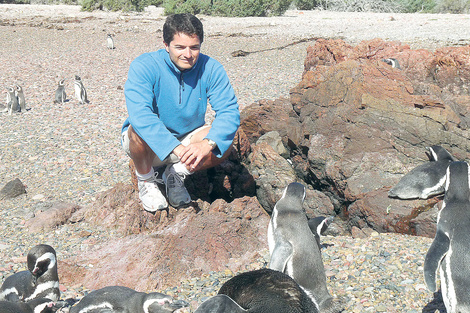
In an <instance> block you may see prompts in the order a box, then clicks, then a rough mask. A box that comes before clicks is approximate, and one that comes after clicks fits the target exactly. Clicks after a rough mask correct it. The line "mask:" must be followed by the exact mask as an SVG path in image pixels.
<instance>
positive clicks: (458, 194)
mask: <svg viewBox="0 0 470 313" xmlns="http://www.w3.org/2000/svg"><path fill="white" fill-rule="evenodd" d="M469 174H470V171H469V166H468V164H467V163H466V162H453V163H452V164H450V165H449V167H448V168H447V175H446V190H445V196H444V200H443V202H442V208H441V210H440V211H439V214H438V216H437V230H436V235H435V237H434V240H433V242H432V244H431V246H430V248H429V250H428V252H427V254H426V258H425V260H424V266H423V269H424V280H425V282H426V285H427V287H428V289H429V290H430V291H432V292H436V291H437V286H436V276H437V271H438V270H440V280H441V292H442V299H443V300H444V304H445V307H446V310H447V312H449V313H461V312H470V233H469V231H468V230H469V228H470V184H469Z"/></svg>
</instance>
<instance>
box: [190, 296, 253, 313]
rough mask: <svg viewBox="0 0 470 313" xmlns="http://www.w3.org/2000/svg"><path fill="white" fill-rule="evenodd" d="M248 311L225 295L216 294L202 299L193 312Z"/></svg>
mask: <svg viewBox="0 0 470 313" xmlns="http://www.w3.org/2000/svg"><path fill="white" fill-rule="evenodd" d="M244 312H248V311H246V310H245V309H243V308H242V307H241V306H239V305H238V304H237V303H236V302H235V301H233V300H232V298H230V297H229V296H226V295H216V296H213V297H211V298H209V299H207V300H206V301H204V302H203V303H202V304H201V305H200V306H199V307H198V308H197V310H196V311H194V313H244Z"/></svg>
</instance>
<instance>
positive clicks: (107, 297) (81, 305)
mask: <svg viewBox="0 0 470 313" xmlns="http://www.w3.org/2000/svg"><path fill="white" fill-rule="evenodd" d="M187 306H189V304H188V303H187V302H186V301H183V300H173V298H172V297H170V296H167V295H164V294H162V293H158V292H152V293H144V292H138V291H135V290H133V289H131V288H127V287H123V286H108V287H104V288H101V289H98V290H94V291H92V292H90V293H89V294H87V295H86V296H85V297H83V298H82V299H81V300H80V302H78V303H77V304H76V305H74V306H73V307H72V308H71V309H70V313H85V312H86V313H171V312H174V311H176V310H178V309H181V308H184V307H187Z"/></svg>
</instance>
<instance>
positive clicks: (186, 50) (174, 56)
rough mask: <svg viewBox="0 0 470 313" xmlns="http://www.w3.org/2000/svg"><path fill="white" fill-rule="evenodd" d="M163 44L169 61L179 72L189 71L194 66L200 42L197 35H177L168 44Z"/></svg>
mask: <svg viewBox="0 0 470 313" xmlns="http://www.w3.org/2000/svg"><path fill="white" fill-rule="evenodd" d="M163 43H164V44H165V49H166V51H167V52H168V53H169V54H170V59H171V61H172V62H173V63H174V64H175V65H176V67H178V68H179V69H180V70H181V71H184V70H189V69H190V68H192V67H193V66H194V64H196V61H197V58H198V57H199V52H200V50H201V41H200V40H199V37H198V36H197V35H191V36H188V35H186V34H183V33H177V34H175V36H174V37H173V40H172V41H171V42H170V43H169V44H168V43H166V42H163Z"/></svg>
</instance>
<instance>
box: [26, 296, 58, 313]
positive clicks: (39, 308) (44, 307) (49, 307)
mask: <svg viewBox="0 0 470 313" xmlns="http://www.w3.org/2000/svg"><path fill="white" fill-rule="evenodd" d="M26 304H27V305H28V306H29V307H30V308H31V310H32V311H33V312H34V313H53V312H55V311H56V307H55V302H54V301H52V300H50V299H47V298H37V299H33V300H30V301H28V302H26Z"/></svg>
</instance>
